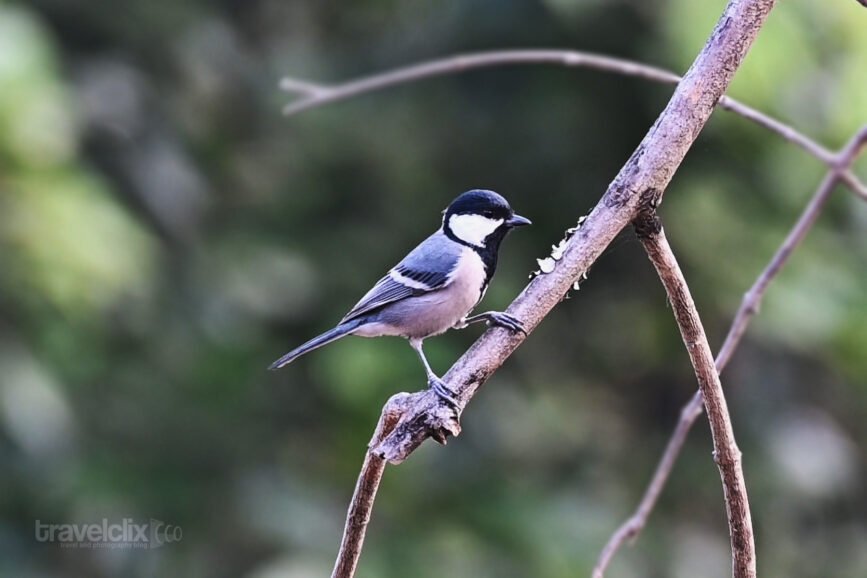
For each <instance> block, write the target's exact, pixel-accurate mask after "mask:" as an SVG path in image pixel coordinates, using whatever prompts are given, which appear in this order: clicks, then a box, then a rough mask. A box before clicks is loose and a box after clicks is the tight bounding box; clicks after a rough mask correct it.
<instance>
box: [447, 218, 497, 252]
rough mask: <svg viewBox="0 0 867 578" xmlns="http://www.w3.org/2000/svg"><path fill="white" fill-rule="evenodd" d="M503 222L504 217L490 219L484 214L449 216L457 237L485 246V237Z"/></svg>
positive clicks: (466, 241)
mask: <svg viewBox="0 0 867 578" xmlns="http://www.w3.org/2000/svg"><path fill="white" fill-rule="evenodd" d="M502 224H503V219H489V218H488V217H483V216H482V215H452V216H451V217H449V228H450V229H451V230H452V233H454V235H455V237H457V238H458V239H460V240H461V241H464V242H465V243H469V244H470V245H475V246H476V247H484V246H485V239H486V238H487V237H488V235H490V234H491V233H493V232H494V231H496V230H497V229H498V228H499V227H500V225H502Z"/></svg>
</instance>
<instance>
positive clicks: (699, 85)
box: [333, 0, 775, 578]
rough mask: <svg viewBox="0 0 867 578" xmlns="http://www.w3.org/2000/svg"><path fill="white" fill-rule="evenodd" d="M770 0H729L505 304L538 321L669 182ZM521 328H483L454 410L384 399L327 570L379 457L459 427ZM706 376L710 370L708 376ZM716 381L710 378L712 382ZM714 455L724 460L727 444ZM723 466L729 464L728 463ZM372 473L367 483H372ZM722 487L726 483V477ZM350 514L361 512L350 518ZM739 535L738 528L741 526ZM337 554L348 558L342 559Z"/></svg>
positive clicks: (460, 364) (460, 378)
mask: <svg viewBox="0 0 867 578" xmlns="http://www.w3.org/2000/svg"><path fill="white" fill-rule="evenodd" d="M774 4H775V0H730V1H729V3H728V5H727V6H726V9H725V11H724V12H723V14H722V16H721V17H720V19H719V21H718V23H717V25H716V27H715V28H714V30H713V33H712V34H711V36H710V38H709V39H708V41H707V43H706V44H705V46H704V48H703V49H702V51H701V52H700V53H699V55H698V57H697V58H696V60H695V62H693V65H692V66H691V67H690V69H689V71H687V73H686V75H685V76H684V77H683V79H682V80H681V81H680V83H679V84H678V85H677V88H676V89H675V91H674V94H673V95H672V97H671V99H670V100H669V102H668V105H667V106H666V107H665V110H664V111H663V112H662V113H661V114H660V116H659V118H658V119H657V120H656V122H655V123H654V124H653V126H652V127H651V128H650V130H649V132H648V133H647V135H646V136H645V137H644V139H643V140H642V141H641V143H640V144H639V145H638V148H637V149H636V150H635V152H634V153H633V154H632V156H631V157H630V158H629V159H628V160H627V162H626V164H625V165H624V166H623V168H622V169H621V170H620V172H619V173H618V175H617V176H616V177H615V179H614V181H613V182H612V183H611V184H610V185H609V187H608V190H607V191H606V192H605V194H604V195H603V196H602V198H601V199H600V201H599V203H597V205H596V207H595V208H594V209H593V211H592V212H591V213H590V214H589V215H588V216H587V218H586V219H585V220H584V221H583V223H582V225H581V227H580V228H579V229H578V230H577V231H576V232H575V234H574V235H572V237H570V238H569V239H568V240H567V241H566V242H565V244H564V247H563V251H562V256H561V258H560V259H559V260H558V261H556V264H555V265H554V266H553V268H552V269H551V270H550V271H549V272H546V273H545V274H542V275H539V276H537V277H536V278H534V279H533V281H531V282H530V284H529V285H528V286H527V287H526V288H525V289H524V291H523V292H522V293H521V294H520V295H519V296H518V297H517V299H515V301H514V302H513V303H512V305H511V306H510V307H509V312H510V313H511V314H512V315H515V316H516V317H518V318H519V319H521V320H522V321H523V322H524V326H525V327H526V328H527V330H528V331H530V330H532V329H534V328H535V327H536V326H537V325H538V324H539V323H540V322H541V321H542V319H543V318H544V317H545V316H546V315H548V313H550V311H551V310H552V309H553V308H554V306H555V305H557V303H559V302H560V301H561V300H562V298H563V296H564V295H565V294H566V293H567V292H568V290H569V289H570V288H571V287H572V285H573V283H574V282H575V280H576V279H578V278H579V277H580V276H581V275H582V274H583V273H584V272H586V271H587V269H588V268H589V266H590V265H591V264H592V263H593V262H594V261H595V260H596V259H597V258H598V257H599V255H600V254H601V253H602V251H603V250H604V249H605V248H606V247H607V246H608V245H609V244H610V242H611V241H612V240H613V239H614V237H615V236H616V235H617V234H618V233H619V232H620V231H621V230H622V229H623V228H624V227H625V226H626V225H628V224H629V223H630V222H632V221H633V219H635V217H636V216H637V215H638V211H639V208H640V207H641V206H642V200H644V201H645V202H646V200H647V199H648V198H650V199H653V201H654V204H658V202H659V201H660V200H661V198H662V195H663V192H664V191H665V188H666V187H667V186H668V183H669V182H670V181H671V178H672V177H673V175H674V173H675V171H676V170H677V168H678V167H679V166H680V163H681V162H682V161H683V159H684V157H685V156H686V153H687V151H688V150H689V149H690V147H691V146H692V144H693V142H694V141H695V139H696V138H697V137H698V135H699V133H700V132H701V129H702V128H703V127H704V125H705V124H706V123H707V121H708V119H709V118H710V115H711V113H712V112H713V110H714V107H715V105H716V103H717V102H718V101H719V99H720V98H721V97H722V95H723V93H724V92H725V90H726V88H727V87H728V85H729V83H730V82H731V79H732V77H733V76H734V73H735V71H736V70H737V69H738V67H739V66H740V64H741V63H742V62H743V59H744V57H745V56H746V53H747V51H748V50H749V48H750V46H751V45H752V42H753V40H755V37H756V35H757V34H758V32H759V30H760V29H761V27H762V25H763V24H764V23H765V20H766V19H767V17H768V14H769V12H770V10H771V8H772V7H773V6H774ZM524 338H525V335H523V334H513V333H511V332H509V331H507V330H505V329H502V328H492V329H490V330H488V331H487V332H485V334H484V335H482V337H481V338H479V339H478V340H477V341H476V342H475V343H474V344H473V345H472V346H471V347H470V349H469V350H468V351H467V352H466V353H465V354H464V355H463V356H462V357H461V358H460V359H459V360H458V361H457V362H456V363H455V364H454V365H453V366H452V368H451V369H450V370H449V371H448V372H447V373H446V375H445V376H444V378H443V379H444V381H446V382H447V383H448V384H449V386H450V387H451V388H452V389H453V390H454V391H455V393H456V396H455V397H456V398H457V400H458V408H457V411H456V412H452V411H451V409H450V408H449V407H448V406H446V405H445V404H444V403H443V402H442V401H441V400H440V399H439V398H438V397H437V396H436V395H435V394H433V393H431V392H428V391H422V392H418V393H413V394H399V395H398V396H395V397H392V399H391V400H389V402H388V403H387V404H386V406H385V407H384V408H383V416H382V418H381V419H380V424H384V423H389V424H391V423H393V422H394V421H395V420H396V421H397V423H396V424H395V426H394V429H392V430H391V432H390V433H387V434H386V435H385V436H384V437H383V439H382V441H381V442H380V443H378V444H376V445H374V447H372V448H371V449H370V450H369V451H370V453H371V454H372V457H371V458H370V460H371V461H368V460H366V461H365V463H366V464H370V465H371V466H372V469H371V471H369V472H367V473H366V472H365V471H364V470H363V471H362V474H361V477H360V478H359V485H358V491H357V492H356V495H355V496H354V498H353V501H352V504H351V505H350V511H349V514H348V517H347V526H346V529H345V531H344V539H343V543H342V545H341V551H340V555H339V558H338V563H337V566H336V567H335V573H334V575H333V578H351V576H352V575H353V571H354V568H355V563H356V561H357V559H358V552H360V549H361V541H362V540H363V537H364V531H363V528H365V527H366V520H367V519H368V518H369V513H370V507H372V503H373V495H374V494H375V491H376V488H377V487H378V477H377V475H376V471H377V470H378V469H379V468H380V467H382V466H383V465H384V464H380V462H373V461H372V459H373V458H382V459H384V460H387V461H389V462H392V463H399V462H401V461H403V460H404V459H406V458H407V457H408V456H409V455H410V454H411V453H412V452H413V451H414V450H415V449H416V448H417V447H418V446H419V445H420V444H421V443H422V442H424V441H425V440H426V439H427V438H429V437H432V438H434V439H435V440H437V441H439V442H441V443H444V442H445V440H446V439H447V437H448V436H449V435H457V434H458V433H459V432H460V425H459V423H458V419H459V417H460V413H462V411H463V409H464V408H465V407H466V405H467V404H468V403H469V402H470V400H471V399H472V398H473V396H474V395H475V394H476V392H477V391H478V389H479V388H480V387H481V386H482V384H484V383H485V381H486V380H487V379H488V378H489V377H490V376H491V375H492V374H493V373H494V372H495V371H496V370H497V369H498V368H499V367H500V366H501V365H502V364H503V363H504V362H505V361H506V359H507V358H508V357H509V355H511V354H512V352H513V351H514V350H515V349H516V348H517V347H518V346H519V345H520V344H521V343H522V342H523V340H524ZM708 379H709V378H708ZM711 384H712V381H711ZM723 449H724V450H726V451H725V452H724V453H722V454H720V456H721V458H720V459H722V460H724V463H725V464H729V463H730V462H729V458H730V457H731V456H730V455H729V453H728V450H730V449H731V448H723ZM726 467H728V466H726ZM368 481H369V482H371V483H370V484H368ZM726 486H727V487H731V486H732V484H730V483H728V480H727V484H726ZM356 520H357V521H358V522H357V523H356ZM737 535H739V536H741V535H743V532H742V531H738V533H737ZM743 551H744V548H743V547H742V545H739V546H738V547H737V548H736V549H735V554H736V556H737V558H736V561H737V565H736V567H740V565H742V563H743V562H742V560H743V559H744V556H743ZM341 560H346V563H345V564H342V563H341Z"/></svg>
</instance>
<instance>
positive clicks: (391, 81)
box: [280, 49, 867, 200]
mask: <svg viewBox="0 0 867 578" xmlns="http://www.w3.org/2000/svg"><path fill="white" fill-rule="evenodd" d="M539 64H554V65H560V66H566V67H577V68H590V69H593V70H599V71H602V72H611V73H614V74H621V75H624V76H632V77H637V78H643V79H645V80H650V81H653V82H660V83H663V84H677V83H678V82H680V80H681V77H680V76H678V75H677V74H675V73H673V72H671V71H669V70H665V69H663V68H659V67H656V66H650V65H647V64H642V63H640V62H635V61H632V60H626V59H623V58H613V57H611V56H604V55H601V54H594V53H591V52H582V51H576V50H553V49H525V50H520V49H518V50H499V51H489V52H475V53H470V54H461V55H457V56H450V57H447V58H442V59H439V60H430V61H428V62H421V63H418V64H414V65H411V66H406V67H402V68H396V69H394V70H389V71H386V72H383V73H380V74H374V75H371V76H366V77H363V78H360V79H358V80H350V81H347V82H343V83H341V84H336V85H328V86H326V85H321V84H316V83H312V82H308V81H306V80H299V79H295V78H290V77H286V78H283V79H282V80H281V81H280V87H281V88H282V89H283V90H285V91H287V92H291V93H294V94H297V95H299V98H297V99H296V100H295V101H294V102H291V103H290V104H288V105H287V106H286V107H285V108H284V109H283V114H285V115H286V116H291V115H295V114H298V113H301V112H304V111H306V110H310V109H313V108H318V107H320V106H324V105H327V104H330V103H334V102H339V101H342V100H347V99H350V98H353V97H355V96H360V95H362V94H366V93H368V92H374V91H377V90H382V89H384V88H389V87H392V86H397V85H401V84H407V83H411V82H415V81H418V80H422V79H425V78H432V77H437V76H445V75H449V74H458V73H461V72H467V71H470V70H474V69H478V68H488V67H494V66H507V65H511V66H514V65H539ZM718 104H719V106H720V108H723V109H725V110H728V111H731V112H734V113H735V114H738V115H740V116H742V117H744V118H746V119H747V120H750V121H752V122H754V123H756V124H758V125H759V126H762V127H764V128H765V129H767V130H770V131H771V132H773V133H776V134H777V135H779V136H781V137H782V138H784V139H785V140H787V141H789V142H791V143H793V144H795V145H797V146H799V147H801V148H802V149H804V150H805V151H807V152H808V153H809V154H810V155H812V156H814V157H816V158H817V159H819V160H820V161H822V162H823V163H825V164H826V165H827V166H829V167H832V166H833V164H834V153H833V152H831V151H829V150H828V149H827V148H825V147H823V146H822V145H820V144H819V143H817V142H816V141H814V140H812V139H810V138H809V137H807V136H806V135H804V134H802V133H800V132H798V131H797V130H796V129H795V128H793V127H791V126H789V125H787V124H785V123H783V122H781V121H779V120H776V119H774V118H772V117H770V116H768V115H766V114H764V113H762V112H759V111H758V110H756V109H754V108H752V107H750V106H747V105H746V104H743V103H742V102H740V101H738V100H735V99H733V98H731V97H728V96H722V97H720V99H719V102H718ZM841 178H842V180H843V182H845V183H846V185H847V186H848V187H849V188H851V189H852V190H853V191H855V192H856V193H857V194H858V195H859V196H861V197H862V198H863V199H864V200H867V185H865V184H864V183H862V182H861V181H860V180H859V179H858V177H857V176H856V175H855V174H854V173H852V172H851V171H849V170H846V171H844V173H843V175H842V177H841Z"/></svg>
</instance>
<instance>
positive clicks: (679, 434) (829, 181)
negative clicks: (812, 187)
mask: <svg viewBox="0 0 867 578" xmlns="http://www.w3.org/2000/svg"><path fill="white" fill-rule="evenodd" d="M865 144H867V126H865V127H864V128H862V129H861V130H860V131H859V132H858V133H857V134H856V135H855V136H854V137H853V138H852V139H851V140H850V141H849V143H848V144H847V145H846V146H845V147H844V148H843V149H842V150H841V151H840V152H839V153H838V154H837V155H834V159H835V160H834V168H833V169H832V170H831V172H829V174H828V175H827V176H826V177H825V179H824V180H823V181H822V184H821V185H820V186H819V188H818V189H817V190H816V192H815V194H814V195H813V197H812V199H811V200H810V202H809V203H808V204H807V207H806V208H805V209H804V212H803V213H801V216H800V217H799V218H798V221H797V222H796V223H795V225H794V227H792V230H791V231H789V234H788V235H787V236H786V239H785V241H783V244H782V245H781V246H780V248H779V249H777V252H776V253H775V254H774V256H773V258H772V259H771V261H770V263H768V265H767V266H766V267H765V269H764V271H762V273H761V275H759V277H758V279H756V281H755V282H754V283H753V286H752V287H750V290H749V291H747V292H746V294H745V295H744V299H743V302H742V303H741V306H740V308H739V309H738V312H737V314H736V315H735V318H734V320H733V321H732V325H731V327H730V329H729V332H728V334H727V335H726V339H725V342H724V343H723V346H722V348H721V349H720V351H719V353H718V354H717V358H716V368H717V371H719V372H722V370H723V369H724V368H725V367H726V365H728V362H729V360H730V359H731V356H732V354H733V353H734V351H735V350H736V349H737V346H738V345H739V344H740V341H741V338H742V337H743V335H744V332H745V331H746V329H747V326H748V325H749V323H750V321H751V320H752V317H753V316H754V315H755V314H756V313H758V310H759V305H760V303H761V301H762V297H763V296H764V294H765V292H766V291H767V289H768V286H769V285H770V284H771V281H773V280H774V278H775V277H776V276H777V274H779V272H780V271H781V270H782V269H783V267H784V266H785V265H786V263H787V262H788V260H789V257H790V256H791V255H792V252H793V251H794V250H795V249H796V248H797V247H798V245H799V244H800V243H801V241H803V240H804V238H805V237H806V235H807V233H808V232H809V230H810V229H811V228H812V226H813V224H814V223H815V222H816V219H817V218H818V216H819V214H820V213H821V211H822V209H823V208H824V206H825V204H826V202H827V201H828V199H829V198H830V196H831V193H832V192H833V191H834V187H835V186H836V185H837V183H838V181H839V179H840V175H841V174H842V172H843V171H844V170H846V169H847V168H849V167H850V166H851V165H852V164H853V163H854V162H855V159H856V158H857V156H858V154H859V153H860V152H861V149H862V148H863V147H864V146H865ZM702 404H703V401H702V393H701V390H699V391H697V392H696V393H695V395H694V396H693V397H692V398H691V399H690V401H689V402H688V403H687V404H686V405H685V406H684V407H683V408H682V409H681V412H680V419H679V420H678V422H677V427H676V428H675V430H674V432H673V433H672V434H671V438H670V439H669V441H668V444H667V445H666V448H665V451H664V453H663V455H662V458H661V459H660V461H659V464H658V465H657V467H656V471H655V472H654V474H653V478H652V479H651V481H650V484H648V487H647V489H646V490H645V493H644V496H643V497H642V498H641V502H640V503H639V505H638V508H637V509H636V510H635V512H634V513H633V514H632V516H631V517H630V518H629V519H628V520H626V521H625V522H624V523H623V524H622V525H621V526H620V527H619V528H618V529H617V530H616V531H615V532H614V534H613V535H612V536H611V538H610V539H609V540H608V543H607V544H605V547H604V548H603V549H602V552H601V553H600V554H599V560H598V561H597V563H596V567H595V568H594V570H593V576H594V578H602V576H603V575H604V573H605V570H606V569H607V567H608V565H609V564H610V562H611V559H612V558H613V557H614V554H615V553H616V552H617V550H619V549H620V547H621V546H623V544H625V543H626V542H627V541H628V540H634V539H635V538H636V537H637V536H638V534H639V533H640V532H641V530H643V529H644V526H645V525H646V524H647V518H648V517H649V516H650V512H651V511H652V510H653V508H654V507H655V506H656V501H657V500H658V498H659V495H660V493H661V492H662V489H663V488H664V487H665V484H666V482H667V481H668V478H669V476H670V475H671V470H672V468H673V467H674V463H675V462H676V461H677V457H678V455H679V454H680V452H681V450H682V449H683V445H684V443H685V442H686V438H687V435H689V431H690V430H691V429H692V426H693V424H694V423H695V421H696V419H698V416H700V415H701V412H702Z"/></svg>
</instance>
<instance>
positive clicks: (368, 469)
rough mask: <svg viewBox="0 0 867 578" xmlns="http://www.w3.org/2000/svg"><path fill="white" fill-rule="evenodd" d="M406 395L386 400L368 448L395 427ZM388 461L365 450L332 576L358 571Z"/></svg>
mask: <svg viewBox="0 0 867 578" xmlns="http://www.w3.org/2000/svg"><path fill="white" fill-rule="evenodd" d="M406 397H408V394H406V393H399V394H397V395H395V396H393V397H392V398H391V399H390V400H389V402H388V404H386V407H385V408H384V409H383V412H382V415H380V417H379V422H378V423H377V424H376V429H375V430H374V432H373V437H372V438H371V439H370V443H369V444H368V448H372V447H374V446H376V445H378V444H379V442H381V441H382V438H383V437H384V436H386V435H388V434H389V433H390V432H391V430H392V429H394V426H395V425H396V424H397V421H398V419H399V417H400V412H399V411H397V412H396V411H394V409H395V408H398V407H400V404H401V403H402V401H403V400H404V399H405V398H406ZM385 465H386V461H385V460H384V459H382V458H381V457H380V456H377V455H376V454H374V453H373V452H371V451H370V450H369V449H368V451H367V452H366V453H365V454H364V463H363V464H362V466H361V472H360V473H359V474H358V482H356V484H355V492H354V493H353V494H352V501H351V502H350V504H349V511H348V512H347V513H346V524H345V526H344V528H343V539H342V540H341V542H340V551H339V552H338V554H337V561H336V562H335V563H334V570H333V571H332V572H331V576H332V578H343V577H351V576H353V575H354V574H355V568H356V567H357V566H358V558H359V557H360V556H361V547H362V546H363V545H364V536H365V534H366V533H367V524H368V523H369V522H370V516H371V513H372V512H373V502H374V500H376V492H377V490H379V483H380V482H381V481H382V474H383V473H384V472H385Z"/></svg>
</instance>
